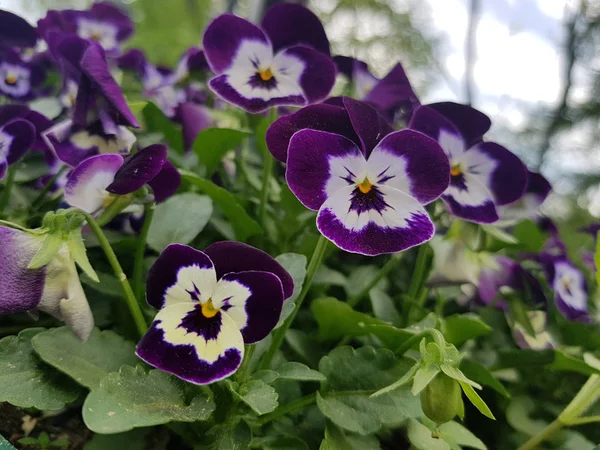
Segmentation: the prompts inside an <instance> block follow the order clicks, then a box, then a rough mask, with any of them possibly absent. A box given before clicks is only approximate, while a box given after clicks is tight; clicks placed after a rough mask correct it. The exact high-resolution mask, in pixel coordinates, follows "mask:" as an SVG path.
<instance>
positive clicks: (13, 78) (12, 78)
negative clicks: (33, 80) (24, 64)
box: [4, 75, 17, 84]
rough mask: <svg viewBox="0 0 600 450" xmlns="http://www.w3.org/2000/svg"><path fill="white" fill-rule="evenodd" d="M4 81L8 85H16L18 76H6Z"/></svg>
mask: <svg viewBox="0 0 600 450" xmlns="http://www.w3.org/2000/svg"><path fill="white" fill-rule="evenodd" d="M4 81H6V84H15V83H16V82H17V76H16V75H6V78H4Z"/></svg>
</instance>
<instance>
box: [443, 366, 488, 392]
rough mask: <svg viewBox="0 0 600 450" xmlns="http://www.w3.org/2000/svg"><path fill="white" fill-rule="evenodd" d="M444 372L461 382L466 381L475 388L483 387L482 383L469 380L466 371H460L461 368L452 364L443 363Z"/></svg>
mask: <svg viewBox="0 0 600 450" xmlns="http://www.w3.org/2000/svg"><path fill="white" fill-rule="evenodd" d="M441 369H442V372H444V373H445V374H446V375H448V376H449V377H450V378H454V379H455V380H456V381H458V382H459V383H466V384H469V385H471V386H473V387H474V388H477V389H481V385H480V384H479V383H476V382H474V381H473V380H469V379H468V378H467V377H466V376H465V374H464V373H462V372H461V371H460V369H458V368H456V367H454V366H450V365H448V364H442V366H441Z"/></svg>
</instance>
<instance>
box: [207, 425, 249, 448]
mask: <svg viewBox="0 0 600 450" xmlns="http://www.w3.org/2000/svg"><path fill="white" fill-rule="evenodd" d="M206 440H207V442H208V443H209V444H208V445H203V446H199V447H197V449H196V450H204V449H210V450H247V449H248V448H250V443H251V442H252V431H251V430H250V427H249V426H248V424H247V423H246V422H244V421H243V420H240V421H239V422H237V423H228V424H225V425H217V426H214V427H212V428H211V429H210V430H208V433H207V434H206Z"/></svg>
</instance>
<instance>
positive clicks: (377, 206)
mask: <svg viewBox="0 0 600 450" xmlns="http://www.w3.org/2000/svg"><path fill="white" fill-rule="evenodd" d="M385 208H390V205H388V204H387V203H386V201H385V200H384V199H383V194H382V193H381V192H379V190H378V189H377V187H376V186H372V187H371V189H370V190H369V192H367V193H363V192H361V191H360V189H359V188H358V186H357V187H356V188H355V189H354V191H353V192H352V199H351V200H350V211H356V212H357V213H358V214H359V215H360V214H362V213H364V212H368V211H371V210H372V209H374V210H376V211H377V212H378V213H380V214H381V212H382V211H383V210H384V209H385Z"/></svg>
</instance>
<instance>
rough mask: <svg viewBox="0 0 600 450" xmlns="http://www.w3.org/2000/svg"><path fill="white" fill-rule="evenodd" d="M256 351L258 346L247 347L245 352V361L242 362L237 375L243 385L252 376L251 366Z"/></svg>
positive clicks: (250, 345)
mask: <svg viewBox="0 0 600 450" xmlns="http://www.w3.org/2000/svg"><path fill="white" fill-rule="evenodd" d="M255 351H256V344H249V345H246V348H245V352H244V360H243V361H242V365H241V366H240V369H239V370H238V371H237V373H236V378H237V381H238V383H240V384H242V383H243V382H245V381H246V380H247V379H248V377H249V376H250V364H251V363H252V356H253V355H254V352H255Z"/></svg>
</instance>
